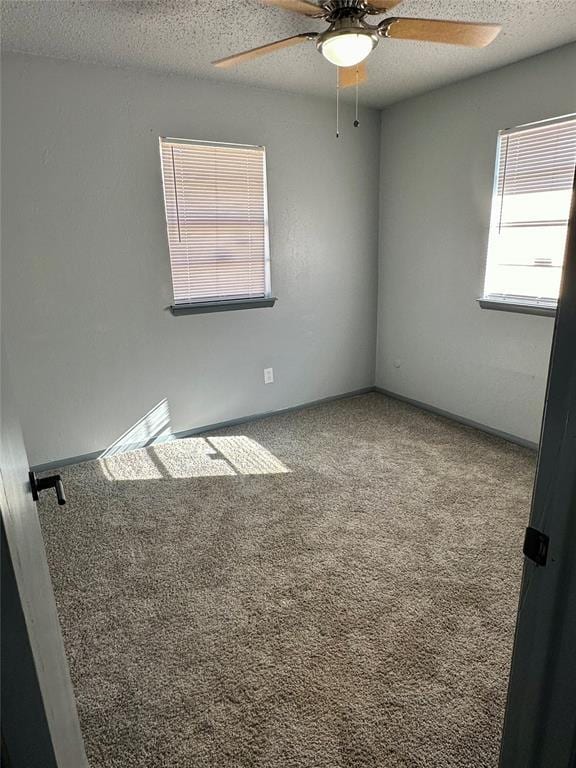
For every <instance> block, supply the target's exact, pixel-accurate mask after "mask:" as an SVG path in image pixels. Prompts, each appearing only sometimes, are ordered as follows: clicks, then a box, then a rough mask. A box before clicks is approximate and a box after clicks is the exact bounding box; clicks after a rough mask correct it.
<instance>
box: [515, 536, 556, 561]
mask: <svg viewBox="0 0 576 768" xmlns="http://www.w3.org/2000/svg"><path fill="white" fill-rule="evenodd" d="M549 543H550V537H549V536H546V534H545V533H542V532H541V531H538V530H536V528H526V535H525V536H524V546H523V547H522V552H523V553H524V554H525V555H526V557H528V558H529V559H530V560H532V561H533V562H534V563H536V565H546V558H547V557H548V544H549Z"/></svg>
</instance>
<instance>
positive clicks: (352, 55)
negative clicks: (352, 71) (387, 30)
mask: <svg viewBox="0 0 576 768" xmlns="http://www.w3.org/2000/svg"><path fill="white" fill-rule="evenodd" d="M377 42H378V32H377V30H376V29H372V28H370V27H368V26H366V25H365V24H363V23H362V22H361V21H359V20H358V19H350V18H342V19H338V20H337V21H334V22H333V23H332V24H331V25H330V28H329V29H327V30H326V32H323V33H322V34H321V35H319V36H318V39H317V41H316V46H317V48H318V50H319V51H320V53H321V54H322V56H324V58H325V59H327V60H328V61H329V62H330V63H331V64H335V65H336V66H337V67H353V66H354V65H356V64H359V63H360V62H361V61H364V59H365V58H366V56H368V54H369V53H370V52H371V51H372V49H373V48H374V46H375V45H376V43H377Z"/></svg>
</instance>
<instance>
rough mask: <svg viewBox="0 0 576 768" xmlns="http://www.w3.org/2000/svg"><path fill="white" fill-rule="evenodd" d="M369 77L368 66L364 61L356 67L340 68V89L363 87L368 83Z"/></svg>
mask: <svg viewBox="0 0 576 768" xmlns="http://www.w3.org/2000/svg"><path fill="white" fill-rule="evenodd" d="M367 78H368V75H367V73H366V64H364V62H363V61H361V62H360V64H357V65H356V66H355V67H338V87H339V88H350V87H352V86H353V85H356V82H358V85H361V84H362V83H364V82H366V80H367Z"/></svg>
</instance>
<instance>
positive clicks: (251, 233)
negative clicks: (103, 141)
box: [160, 139, 270, 304]
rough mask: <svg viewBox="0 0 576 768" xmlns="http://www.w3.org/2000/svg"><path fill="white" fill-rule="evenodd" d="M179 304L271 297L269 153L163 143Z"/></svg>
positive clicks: (168, 226) (255, 149) (258, 149)
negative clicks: (268, 216) (268, 209)
mask: <svg viewBox="0 0 576 768" xmlns="http://www.w3.org/2000/svg"><path fill="white" fill-rule="evenodd" d="M160 156H161V162H162V176H163V185H164V203H165V211H166V229H167V233H168V246H169V251H170V264H171V269H172V286H173V290H174V303H175V304H187V303H193V302H198V301H208V300H218V299H238V298H242V297H245V298H258V297H262V296H269V295H270V268H269V253H268V221H267V208H266V182H265V179H266V175H265V152H264V149H263V148H262V147H235V146H229V145H214V144H200V143H188V142H184V141H177V140H172V139H160Z"/></svg>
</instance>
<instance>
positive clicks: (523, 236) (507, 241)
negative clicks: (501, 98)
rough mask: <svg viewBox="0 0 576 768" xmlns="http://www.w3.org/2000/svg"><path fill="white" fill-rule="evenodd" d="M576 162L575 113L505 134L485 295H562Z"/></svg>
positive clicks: (501, 141)
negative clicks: (560, 293) (561, 118)
mask: <svg viewBox="0 0 576 768" xmlns="http://www.w3.org/2000/svg"><path fill="white" fill-rule="evenodd" d="M575 167H576V117H575V116H572V115H571V116H569V117H568V118H566V119H563V120H561V121H557V122H554V123H552V122H551V123H549V124H541V125H539V126H536V127H533V128H532V127H530V128H519V129H513V130H510V131H506V132H503V133H502V134H501V135H500V137H499V141H498V151H497V171H496V178H495V185H494V186H495V188H494V195H493V198H492V216H491V222H490V239H489V246H488V260H487V267H486V281H485V288H484V295H485V296H497V297H498V298H499V300H502V299H504V300H506V297H509V299H510V300H511V301H512V300H516V299H518V297H524V298H525V299H527V300H528V299H529V300H530V301H548V302H553V301H555V300H557V298H558V292H559V286H560V276H561V267H562V261H563V257H564V246H565V240H566V231H567V224H568V216H569V211H570V201H571V197H572V185H573V182H574V172H575Z"/></svg>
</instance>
